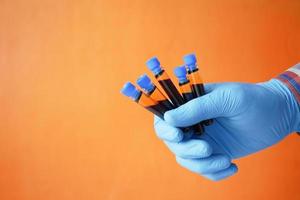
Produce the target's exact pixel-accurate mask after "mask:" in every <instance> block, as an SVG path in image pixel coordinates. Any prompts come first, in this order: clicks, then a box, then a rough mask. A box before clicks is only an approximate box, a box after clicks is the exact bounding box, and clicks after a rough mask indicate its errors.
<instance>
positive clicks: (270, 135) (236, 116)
mask: <svg viewBox="0 0 300 200" xmlns="http://www.w3.org/2000/svg"><path fill="white" fill-rule="evenodd" d="M205 90H206V92H207V94H206V95H204V96H202V97H199V98H196V99H194V100H192V101H189V102H188V103H186V104H184V105H182V106H180V107H178V108H176V109H173V110H171V111H168V112H166V113H165V115H164V119H165V121H164V120H161V119H160V118H158V117H155V124H154V126H155V131H156V133H157V135H158V136H159V138H161V139H163V140H164V142H165V143H166V145H167V146H168V148H169V149H170V150H171V151H172V152H173V153H174V154H175V155H176V160H177V162H178V163H179V164H180V165H181V166H183V167H185V168H187V169H189V170H191V171H193V172H195V173H198V174H201V175H203V176H204V177H206V178H209V179H211V180H221V179H223V178H226V177H228V176H231V175H233V174H235V173H236V172H237V166H236V165H235V164H232V159H235V158H239V157H243V156H246V155H249V154H251V153H254V152H257V151H260V150H262V149H264V148H266V147H269V146H272V145H273V144H275V143H277V142H279V141H281V140H282V139H283V138H284V137H286V136H287V135H288V134H290V133H292V132H293V131H296V130H299V124H300V122H299V121H300V116H299V113H300V112H299V105H298V104H297V102H296V100H295V98H294V96H293V94H292V93H291V92H290V91H289V89H288V88H287V87H286V86H285V85H284V84H283V83H281V82H280V81H278V80H275V79H273V80H271V81H268V82H265V83H259V84H244V83H220V84H208V85H206V86H205ZM206 119H214V123H213V124H212V125H210V126H206V127H205V129H206V130H205V133H204V134H203V135H202V136H198V137H197V136H193V133H192V132H190V133H188V134H186V133H183V132H182V131H181V130H180V129H179V128H176V127H186V126H191V125H193V124H196V123H198V122H200V121H203V120H206Z"/></svg>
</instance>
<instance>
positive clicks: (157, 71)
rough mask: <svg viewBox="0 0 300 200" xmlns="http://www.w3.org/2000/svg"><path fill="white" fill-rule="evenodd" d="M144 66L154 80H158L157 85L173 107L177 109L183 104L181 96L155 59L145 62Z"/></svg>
mask: <svg viewBox="0 0 300 200" xmlns="http://www.w3.org/2000/svg"><path fill="white" fill-rule="evenodd" d="M146 65H147V67H148V68H149V69H150V70H151V71H152V73H153V74H154V75H155V78H156V79H157V80H158V83H159V84H160V85H161V87H162V88H163V90H164V91H165V92H166V94H167V95H168V97H169V99H170V100H171V102H172V103H173V105H174V106H175V107H178V106H181V105H182V104H184V100H183V98H182V96H181V95H180V93H179V92H178V90H177V88H176V87H175V85H174V84H173V82H172V81H171V79H170V78H169V76H168V74H167V73H166V72H165V70H164V69H163V68H162V67H161V66H160V62H159V60H158V59H157V58H156V57H153V58H151V59H149V60H148V61H147V62H146Z"/></svg>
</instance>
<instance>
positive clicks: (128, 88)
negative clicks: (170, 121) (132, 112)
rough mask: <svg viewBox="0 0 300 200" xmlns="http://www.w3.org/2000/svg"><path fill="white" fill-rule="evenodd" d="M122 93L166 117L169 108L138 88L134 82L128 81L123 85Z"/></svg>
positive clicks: (156, 113) (154, 112)
mask: <svg viewBox="0 0 300 200" xmlns="http://www.w3.org/2000/svg"><path fill="white" fill-rule="evenodd" d="M121 93H122V94H124V95H125V96H127V97H129V98H131V99H132V100H133V101H135V102H136V103H138V104H139V105H141V106H142V107H144V108H146V109H147V110H149V111H150V112H152V113H153V114H155V115H157V116H158V117H160V118H161V119H163V118H164V113H165V112H166V111H167V109H166V108H165V107H164V106H162V105H161V104H159V103H158V102H157V101H155V100H153V99H151V98H150V97H149V96H147V95H146V94H144V93H143V92H142V91H140V90H138V89H137V88H136V87H135V86H134V85H133V84H132V83H130V82H127V83H126V84H125V85H124V86H123V88H122V90H121Z"/></svg>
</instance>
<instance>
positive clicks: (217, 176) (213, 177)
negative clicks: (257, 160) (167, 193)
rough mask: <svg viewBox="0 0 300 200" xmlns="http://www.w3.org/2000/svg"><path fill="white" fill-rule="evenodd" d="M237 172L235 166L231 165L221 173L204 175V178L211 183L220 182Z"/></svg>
mask: <svg viewBox="0 0 300 200" xmlns="http://www.w3.org/2000/svg"><path fill="white" fill-rule="evenodd" d="M237 172H238V167H237V166H236V164H234V163H232V164H231V165H230V167H228V168H227V169H224V170H222V171H219V172H216V173H213V174H206V175H204V176H205V177H206V178H208V179H210V180H212V181H220V180H223V179H225V178H228V177H230V176H232V175H234V174H236V173H237Z"/></svg>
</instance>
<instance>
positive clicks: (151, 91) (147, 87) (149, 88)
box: [136, 74, 175, 110]
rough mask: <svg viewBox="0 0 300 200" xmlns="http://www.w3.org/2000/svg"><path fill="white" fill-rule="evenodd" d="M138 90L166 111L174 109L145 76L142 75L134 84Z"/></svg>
mask: <svg viewBox="0 0 300 200" xmlns="http://www.w3.org/2000/svg"><path fill="white" fill-rule="evenodd" d="M136 83H137V84H138V85H139V86H140V88H141V89H142V90H143V91H144V92H145V93H146V95H148V96H149V97H151V98H152V99H154V100H156V101H158V102H159V103H160V104H162V105H163V106H165V107H166V108H167V109H168V110H171V109H174V108H175V106H174V105H173V104H172V103H171V102H170V101H169V99H168V98H167V97H166V96H165V95H163V93H162V92H161V91H160V90H159V89H158V88H157V87H156V86H155V85H154V84H153V83H152V81H151V79H150V78H149V77H148V76H147V75H146V74H144V75H142V76H140V77H139V78H138V80H137V82H136Z"/></svg>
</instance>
